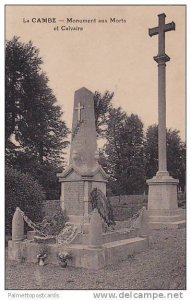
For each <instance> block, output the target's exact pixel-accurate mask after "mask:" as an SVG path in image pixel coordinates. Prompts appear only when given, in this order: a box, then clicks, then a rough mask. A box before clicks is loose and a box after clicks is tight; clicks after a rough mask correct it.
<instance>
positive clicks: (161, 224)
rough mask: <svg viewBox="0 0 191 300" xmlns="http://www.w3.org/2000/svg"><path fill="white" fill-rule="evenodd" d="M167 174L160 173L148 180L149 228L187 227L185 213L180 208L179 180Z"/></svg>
mask: <svg viewBox="0 0 191 300" xmlns="http://www.w3.org/2000/svg"><path fill="white" fill-rule="evenodd" d="M158 173H159V172H158ZM166 173H167V174H166V175H161V174H160V173H159V174H157V175H156V176H155V177H153V178H152V179H149V180H147V183H148V185H149V194H148V214H149V226H150V227H151V228H155V229H157V228H165V227H168V228H179V227H184V226H185V211H184V210H183V209H179V208H178V200H177V185H178V180H177V179H174V178H172V177H171V176H169V175H168V172H166Z"/></svg>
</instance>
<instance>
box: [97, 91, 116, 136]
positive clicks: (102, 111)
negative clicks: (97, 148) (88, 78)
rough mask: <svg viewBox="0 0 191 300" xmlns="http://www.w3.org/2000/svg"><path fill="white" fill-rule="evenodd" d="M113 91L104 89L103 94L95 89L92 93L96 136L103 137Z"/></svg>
mask: <svg viewBox="0 0 191 300" xmlns="http://www.w3.org/2000/svg"><path fill="white" fill-rule="evenodd" d="M113 96H114V93H113V92H112V93H110V92H109V91H106V92H105V93H104V94H103V95H101V93H100V92H98V91H96V92H95V93H94V112H95V125H96V131H97V135H98V137H104V135H105V131H106V128H107V119H108V117H109V111H110V110H111V109H112V104H111V100H112V98H113Z"/></svg>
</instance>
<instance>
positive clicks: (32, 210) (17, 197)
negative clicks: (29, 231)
mask: <svg viewBox="0 0 191 300" xmlns="http://www.w3.org/2000/svg"><path fill="white" fill-rule="evenodd" d="M5 171H6V172H5V196H6V204H5V223H6V230H7V231H8V232H9V233H10V232H11V223H12V218H13V214H14V212H15V209H16V207H17V206H18V207H20V208H21V209H22V210H23V211H24V212H25V213H26V215H28V216H29V217H30V218H31V219H32V220H34V221H39V220H40V218H41V210H40V209H39V208H40V207H41V206H42V201H43V200H44V199H45V193H44V191H43V189H42V187H41V186H40V185H39V184H38V182H37V181H36V180H34V179H33V177H32V176H31V175H29V174H23V173H21V172H20V171H17V170H16V169H13V168H10V167H6V170H5Z"/></svg>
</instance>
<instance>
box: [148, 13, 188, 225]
mask: <svg viewBox="0 0 191 300" xmlns="http://www.w3.org/2000/svg"><path fill="white" fill-rule="evenodd" d="M165 17H166V15H165V14H164V13H162V14H159V15H158V18H159V23H158V27H154V28H152V29H149V36H151V37H152V36H153V35H158V38H159V41H158V55H157V56H155V57H154V60H155V61H156V62H157V64H158V172H157V174H156V176H154V177H153V178H152V179H149V180H147V183H148V185H149V194H148V211H149V216H150V224H151V225H152V227H154V228H158V227H159V228H160V227H177V226H179V225H180V224H184V220H183V218H184V216H183V211H182V210H179V209H178V202H177V185H178V182H179V181H178V180H177V179H174V178H172V177H171V176H169V173H168V171H167V152H166V62H168V61H170V57H169V56H168V55H167V54H166V53H165V32H167V31H171V30H175V23H174V22H171V23H168V24H165Z"/></svg>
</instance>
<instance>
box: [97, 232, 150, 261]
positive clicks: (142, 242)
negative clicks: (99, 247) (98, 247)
mask: <svg viewBox="0 0 191 300" xmlns="http://www.w3.org/2000/svg"><path fill="white" fill-rule="evenodd" d="M148 245H149V240H148V238H147V237H144V238H143V237H134V238H130V239H125V240H120V241H114V242H110V243H106V244H104V245H103V248H104V249H105V262H106V265H110V264H115V263H117V262H119V261H122V260H125V259H128V258H129V257H130V256H131V255H133V254H135V253H137V252H139V251H141V250H143V249H145V248H147V247H148Z"/></svg>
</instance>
